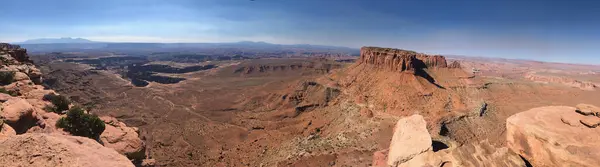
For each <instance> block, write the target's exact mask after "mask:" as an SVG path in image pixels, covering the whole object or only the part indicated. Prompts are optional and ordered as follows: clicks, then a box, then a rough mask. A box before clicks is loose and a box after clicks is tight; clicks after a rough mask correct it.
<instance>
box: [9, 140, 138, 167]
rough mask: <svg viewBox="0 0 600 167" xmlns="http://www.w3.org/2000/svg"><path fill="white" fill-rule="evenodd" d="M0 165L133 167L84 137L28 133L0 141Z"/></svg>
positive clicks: (121, 157)
mask: <svg viewBox="0 0 600 167" xmlns="http://www.w3.org/2000/svg"><path fill="white" fill-rule="evenodd" d="M0 164H10V166H86V167H96V166H98V167H104V166H114V167H133V166H134V165H133V164H132V163H131V161H129V160H128V159H127V158H126V157H125V156H123V155H120V154H119V153H117V152H116V151H114V150H112V149H110V148H106V147H103V146H102V145H100V144H99V143H98V142H96V141H94V140H92V139H89V138H84V137H78V136H65V135H58V134H42V133H32V134H23V135H16V136H13V137H10V138H8V139H6V140H4V141H0Z"/></svg>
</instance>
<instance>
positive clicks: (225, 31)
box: [0, 0, 600, 64]
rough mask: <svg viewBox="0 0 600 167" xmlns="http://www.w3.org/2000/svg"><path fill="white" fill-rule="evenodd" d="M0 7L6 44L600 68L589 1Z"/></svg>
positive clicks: (291, 0)
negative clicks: (375, 52)
mask: <svg viewBox="0 0 600 167" xmlns="http://www.w3.org/2000/svg"><path fill="white" fill-rule="evenodd" d="M5 4H6V3H5ZM0 11H1V14H0V20H1V21H2V25H1V26H0V41H4V42H20V41H24V40H27V39H32V38H57V37H82V38H87V39H91V40H96V41H110V42H233V41H242V40H251V41H266V42H271V43H282V44H297V43H308V44H323V45H335V46H348V47H356V48H358V47H361V46H365V45H370V46H383V47H395V48H404V49H411V50H416V51H420V52H426V53H436V54H456V55H467V56H490V57H504V58H524V59H536V60H543V61H558V62H573V63H588V64H600V54H598V53H599V52H598V50H599V49H600V2H596V1H593V0H562V1H558V0H494V1H491V0H255V1H250V0H168V1H167V0H18V1H16V0H15V1H11V2H10V3H8V5H2V6H0Z"/></svg>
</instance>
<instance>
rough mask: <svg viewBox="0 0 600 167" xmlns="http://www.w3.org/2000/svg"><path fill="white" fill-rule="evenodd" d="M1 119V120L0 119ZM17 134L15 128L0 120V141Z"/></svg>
mask: <svg viewBox="0 0 600 167" xmlns="http://www.w3.org/2000/svg"><path fill="white" fill-rule="evenodd" d="M0 121H2V120H0ZM15 135H17V132H16V131H15V129H13V128H12V127H10V126H9V125H8V124H5V123H2V122H0V141H2V140H5V139H7V138H8V137H11V136H15Z"/></svg>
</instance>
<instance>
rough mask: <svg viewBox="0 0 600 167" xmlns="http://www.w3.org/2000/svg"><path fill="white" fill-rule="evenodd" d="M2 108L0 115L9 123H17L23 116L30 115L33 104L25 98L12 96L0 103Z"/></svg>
mask: <svg viewBox="0 0 600 167" xmlns="http://www.w3.org/2000/svg"><path fill="white" fill-rule="evenodd" d="M2 106H3V110H2V112H1V113H0V116H2V117H4V119H5V121H6V122H7V123H9V124H11V123H17V122H18V121H19V120H21V119H23V118H25V117H32V113H33V106H31V104H29V103H28V102H27V100H24V99H21V98H13V99H9V100H8V101H6V102H4V103H3V104H2Z"/></svg>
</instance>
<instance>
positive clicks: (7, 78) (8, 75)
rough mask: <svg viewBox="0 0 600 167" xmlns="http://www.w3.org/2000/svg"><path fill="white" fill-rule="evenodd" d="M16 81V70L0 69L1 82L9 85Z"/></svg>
mask: <svg viewBox="0 0 600 167" xmlns="http://www.w3.org/2000/svg"><path fill="white" fill-rule="evenodd" d="M14 81H15V72H14V71H0V84H2V85H8V84H10V83H12V82H14Z"/></svg>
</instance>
